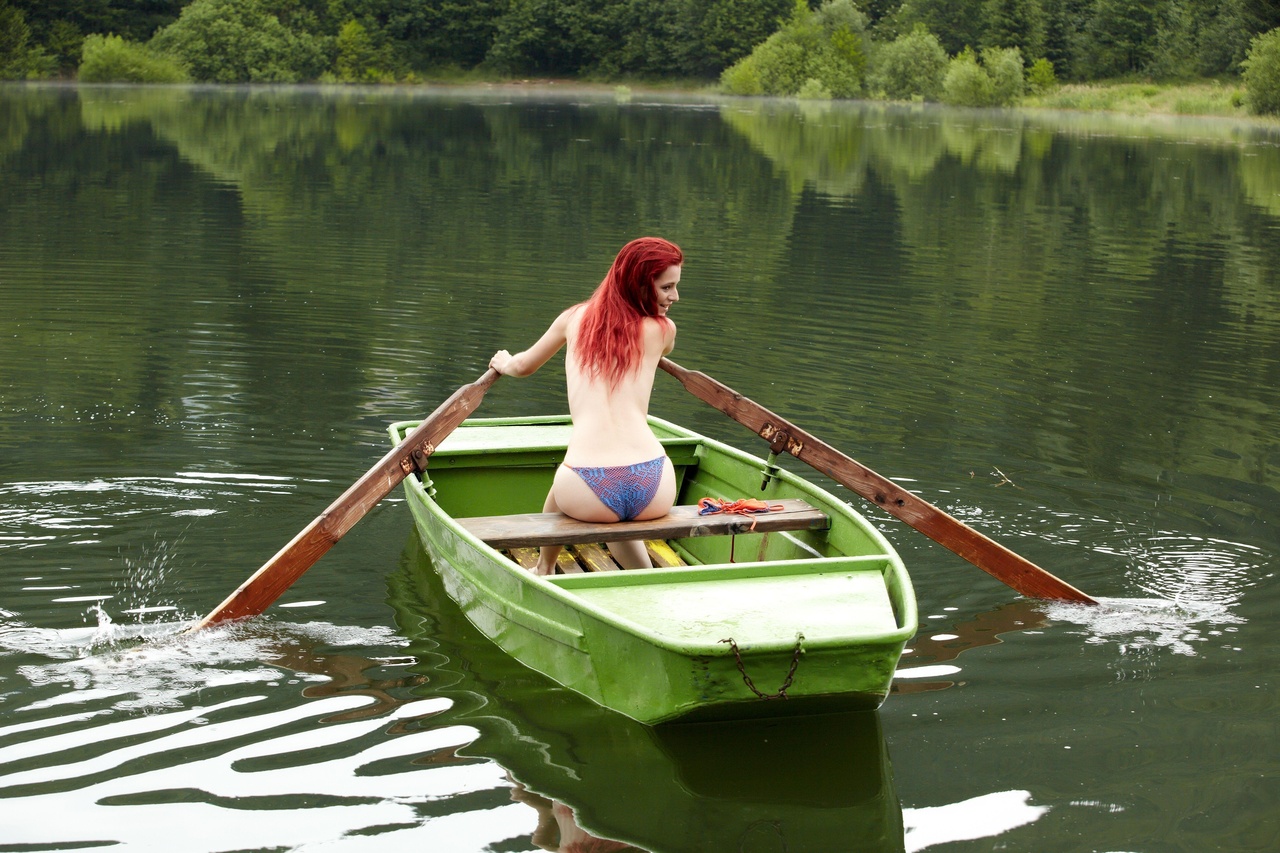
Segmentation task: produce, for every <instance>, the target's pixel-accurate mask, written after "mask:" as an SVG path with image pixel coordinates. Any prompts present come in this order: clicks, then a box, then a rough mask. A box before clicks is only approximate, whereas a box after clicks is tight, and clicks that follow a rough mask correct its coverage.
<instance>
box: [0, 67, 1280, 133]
mask: <svg viewBox="0 0 1280 853" xmlns="http://www.w3.org/2000/svg"><path fill="white" fill-rule="evenodd" d="M5 84H9V85H16V86H56V87H68V88H78V87H80V86H84V87H93V88H97V87H139V88H148V87H151V86H154V87H157V88H166V87H174V88H187V87H190V88H210V89H222V88H225V89H238V88H243V89H255V88H261V89H299V90H303V89H309V88H310V89H322V90H328V91H340V90H344V89H348V90H350V91H353V92H354V91H386V92H389V93H390V92H395V91H401V92H407V91H413V90H415V89H464V90H465V89H474V90H490V91H501V92H525V93H528V94H537V93H548V94H550V93H561V94H566V95H569V94H574V93H590V94H593V95H614V96H615V97H617V98H618V99H619V100H625V99H629V98H631V97H632V96H635V95H646V94H647V95H659V96H668V97H690V98H706V99H724V100H742V101H746V102H752V101H779V102H796V103H805V104H821V103H862V104H880V105H885V106H907V107H911V106H925V105H928V106H940V107H948V106H949V105H947V104H942V103H939V102H934V101H929V102H922V101H900V100H886V99H880V98H871V97H864V98H849V99H836V100H806V99H801V98H797V97H795V96H791V97H760V96H742V95H728V94H724V93H722V92H719V91H717V85H716V83H715V82H713V81H697V80H681V81H669V82H663V81H653V80H626V79H622V80H615V81H600V80H576V79H571V78H551V77H542V78H537V77H525V78H512V79H475V78H466V77H461V78H458V79H449V78H447V77H442V78H438V79H427V80H421V81H415V82H405V83H389V84H351V83H328V82H310V83H271V84H252V83H233V84H220V83H181V84H146V83H81V82H80V81H78V80H75V79H68V78H64V79H59V80H0V85H5ZM1245 101H1246V97H1245V89H1244V84H1243V82H1242V81H1238V80H1236V81H1227V82H1223V81H1221V80H1196V81H1190V82H1186V83H1154V82H1150V81H1115V82H1109V81H1103V82H1089V83H1063V84H1060V85H1058V86H1056V87H1054V88H1053V89H1052V90H1050V91H1048V92H1045V93H1041V94H1035V95H1024V96H1023V97H1022V98H1021V99H1020V101H1019V102H1018V103H1017V104H1015V105H1012V106H1008V107H996V108H986V107H977V108H969V107H951V108H952V109H959V110H963V109H975V110H985V109H999V110H1002V111H1014V112H1017V111H1022V112H1027V113H1046V112H1049V113H1053V112H1056V113H1072V114H1076V115H1097V116H1112V117H1123V118H1153V119H1200V120H1213V119H1216V120H1225V121H1229V122H1233V123H1243V124H1249V125H1253V126H1255V127H1259V128H1270V129H1277V130H1280V116H1273V115H1257V114H1255V113H1252V112H1250V111H1249V110H1248V108H1247V106H1245Z"/></svg>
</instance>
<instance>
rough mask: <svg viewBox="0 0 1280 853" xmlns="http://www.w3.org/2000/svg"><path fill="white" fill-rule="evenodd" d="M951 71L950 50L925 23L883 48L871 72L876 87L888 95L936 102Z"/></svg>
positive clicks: (872, 81)
mask: <svg viewBox="0 0 1280 853" xmlns="http://www.w3.org/2000/svg"><path fill="white" fill-rule="evenodd" d="M946 73H947V52H946V51H945V50H944V49H943V47H942V42H940V41H938V37H937V36H935V35H934V34H933V33H931V32H929V30H928V28H927V27H925V25H924V24H916V26H915V29H913V30H912V31H911V32H910V33H908V34H907V35H902V36H898V37H897V38H896V39H894V40H893V41H891V42H890V43H889V44H887V45H885V46H884V47H882V48H881V49H880V52H879V53H878V54H877V56H876V61H875V65H874V68H873V69H872V72H871V75H870V77H871V80H870V82H871V87H872V89H874V90H876V91H879V92H883V93H884V96H885V97H886V98H892V99H894V100H903V101H905V100H910V99H912V98H916V97H920V98H924V99H925V100H926V101H936V100H938V96H939V95H941V94H942V78H943V77H944V76H945V75H946Z"/></svg>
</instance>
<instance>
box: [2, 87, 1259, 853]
mask: <svg viewBox="0 0 1280 853" xmlns="http://www.w3.org/2000/svg"><path fill="white" fill-rule="evenodd" d="M648 233H654V234H661V235H664V236H667V237H669V238H671V239H673V240H675V241H676V242H678V243H680V244H681V246H682V247H683V248H684V250H685V252H686V256H687V261H686V264H685V269H684V279H683V282H682V285H681V295H682V297H683V300H682V302H681V303H680V304H679V305H678V306H677V307H676V309H675V310H674V311H673V315H672V316H673V318H674V319H675V320H676V322H677V323H678V325H679V328H680V337H679V341H678V343H677V349H676V352H675V353H674V356H673V357H674V358H675V359H676V360H677V361H678V362H680V363H681V364H683V365H685V366H687V367H691V368H696V369H699V370H703V371H705V372H707V373H709V374H711V375H713V376H715V377H717V378H719V379H721V380H722V381H723V382H725V383H727V384H729V385H731V386H732V387H734V388H736V389H737V390H739V391H741V392H743V393H744V394H747V395H748V396H750V397H752V398H753V399H755V400H756V401H758V402H760V403H762V404H763V405H765V406H768V407H769V408H771V409H774V410H775V411H777V412H779V413H780V414H782V415H783V416H785V417H788V418H789V419H791V420H792V421H795V422H797V423H798V424H800V425H801V426H803V427H805V428H806V429H808V430H809V431H810V432H813V433H815V434H817V435H819V436H821V437H823V438H824V439H826V440H827V441H828V442H829V443H831V444H834V445H836V446H837V447H840V448H842V449H844V450H845V451H846V452H848V453H849V454H850V455H852V456H854V457H855V458H857V459H859V460H860V461H861V462H863V463H864V464H866V465H868V466H870V467H872V468H874V469H875V470H877V471H879V472H880V473H882V474H884V475H886V476H890V477H893V478H894V479H896V480H898V481H899V482H901V483H903V484H905V485H907V487H908V488H911V489H913V490H914V491H917V492H918V493H919V494H921V495H922V496H923V497H925V498H926V499H927V500H930V501H932V502H933V503H935V504H937V505H939V506H941V507H942V508H944V509H946V510H947V511H948V512H950V513H952V514H953V515H956V516H957V517H959V518H961V519H962V520H965V521H966V522H968V523H969V524H971V525H973V526H975V527H977V528H979V529H981V530H983V531H984V532H986V533H988V534H989V535H991V536H992V537H994V538H996V539H997V540H999V541H1001V542H1003V543H1004V544H1006V545H1008V546H1009V547H1011V548H1013V549H1014V550H1015V551H1018V552H1019V553H1022V554H1024V555H1025V556H1027V557H1029V558H1030V559H1032V560H1033V561H1035V562H1037V563H1039V564H1040V565H1042V566H1044V567H1046V568H1048V569H1049V570H1050V571H1052V572H1054V573H1055V574H1057V575H1059V576H1060V577H1062V578H1063V579H1065V580H1067V581H1068V582H1070V583H1072V584H1074V585H1075V586H1077V587H1079V588H1081V589H1083V590H1084V591H1086V592H1088V593H1090V594H1091V595H1094V596H1096V597H1099V598H1101V599H1103V600H1104V606H1103V607H1101V608H1097V609H1092V608H1081V607H1077V606H1066V605H1048V604H1044V603H1039V602H1035V601H1028V600H1025V599H1022V598H1021V597H1019V596H1018V595H1017V594H1016V593H1014V592H1012V591H1011V590H1010V589H1008V588H1006V587H1004V586H1002V585H1001V584H1000V583H998V582H997V581H995V580H994V579H992V578H990V577H988V576H987V575H985V574H983V573H982V572H980V571H979V570H977V569H975V568H973V567H971V566H970V565H968V564H967V563H965V562H964V561H962V560H960V559H959V558H958V557H955V556H953V555H952V554H950V553H949V552H947V551H945V550H944V549H942V548H941V547H939V546H937V545H935V544H933V543H932V542H930V541H928V540H926V539H924V538H923V537H921V536H920V535H919V534H916V533H915V532H913V531H911V530H910V529H908V528H906V527H904V526H903V525H901V524H900V523H898V522H896V521H893V520H892V519H890V518H888V517H887V516H880V515H877V514H875V511H874V510H871V509H868V510H867V511H868V513H869V514H870V515H871V517H872V518H873V519H874V520H875V521H876V523H877V524H878V525H879V526H880V527H881V528H882V529H883V530H884V531H885V533H886V535H887V536H889V537H890V539H891V540H892V541H893V542H894V544H895V545H896V546H897V547H898V548H899V550H900V551H901V552H902V554H903V556H904V558H905V559H906V562H907V565H908V567H909V568H910V570H911V572H912V576H913V579H914V581H915V584H916V588H917V593H918V596H919V601H920V606H921V615H922V620H921V622H922V630H921V632H920V634H919V636H918V637H917V638H916V639H915V641H914V642H912V643H911V644H910V646H909V647H910V649H911V652H910V653H909V654H908V655H907V656H906V657H904V659H903V661H902V666H901V670H900V672H899V678H898V679H896V682H895V689H894V692H893V693H892V694H891V695H890V696H889V698H888V700H887V701H886V703H885V705H884V706H883V708H882V709H881V710H880V711H879V712H877V713H875V714H862V715H855V716H852V717H847V718H833V719H814V720H807V721H803V722H794V721H793V722H790V723H787V724H784V725H767V724H764V725H761V724H757V725H754V726H745V725H733V726H704V727H695V728H685V729H679V730H661V729H659V730H650V729H646V728H644V727H642V726H638V725H636V724H633V723H630V722H628V721H626V720H624V719H621V718H619V717H618V716H616V715H614V714H611V713H609V712H606V711H603V710H600V709H598V708H596V707H595V706H593V705H591V704H590V703H588V702H586V701H585V700H582V699H580V698H578V697H577V696H576V695H574V694H571V693H569V692H567V691H565V690H563V689H560V688H558V687H557V686H555V685H554V684H552V683H549V682H548V681H546V680H545V679H543V678H541V677H540V676H537V675H535V674H532V673H530V672H528V671H526V670H524V669H522V668H521V667H520V666H519V665H517V664H515V663H513V662H512V661H511V660H509V659H508V658H506V657H505V656H504V655H502V654H501V653H499V652H498V651H496V649H495V648H494V647H492V646H491V645H490V644H488V642H487V641H486V640H484V639H483V638H482V637H481V636H479V635H478V634H477V633H476V631H475V630H474V629H473V628H471V627H470V626H469V625H468V623H467V622H466V621H465V620H464V619H463V618H462V617H461V614H460V613H459V611H458V610H457V609H456V608H455V607H454V606H453V605H452V604H451V603H450V602H449V600H448V599H447V598H445V597H444V596H443V594H442V591H441V589H440V586H439V584H438V583H437V582H436V580H435V579H434V575H433V574H432V572H431V570H430V565H429V561H428V558H427V557H426V555H425V554H424V553H423V552H422V550H421V548H420V546H419V545H418V543H417V541H416V539H415V537H414V535H413V531H412V523H411V520H410V518H409V513H408V511H407V508H406V507H405V506H404V504H403V502H402V501H401V500H400V499H399V494H398V493H397V494H396V495H394V496H393V497H392V498H389V499H388V500H386V501H384V502H383V503H381V504H380V505H378V506H377V507H376V508H375V509H374V510H373V511H372V512H371V513H370V515H369V516H368V517H367V518H366V519H365V520H364V521H363V522H361V524H360V525H358V526H357V527H356V528H355V530H353V531H352V532H351V534H349V535H348V536H347V538H346V539H344V540H343V541H342V542H341V543H340V544H339V545H338V546H337V547H336V548H335V549H334V550H333V551H332V552H330V553H329V555H328V556H326V557H325V558H324V559H323V560H321V561H320V563H319V564H318V565H317V566H316V567H315V568H313V569H312V570H311V571H310V572H309V573H308V574H307V575H306V576H305V577H303V578H302V580H300V581H299V582H298V583H297V584H296V585H295V586H294V587H293V588H292V589H291V590H290V591H289V592H288V593H287V594H286V595H285V596H284V598H283V599H281V601H280V603H279V604H278V605H277V606H275V607H273V608H272V609H271V610H270V611H269V612H268V615H266V616H265V617H262V618H258V619H254V620H250V621H248V622H246V623H243V624H239V625H236V626H233V627H227V628H219V629H215V630H212V631H208V632H205V633H202V634H200V635H197V636H190V637H174V636H173V633H174V631H175V629H176V628H177V627H179V626H180V625H181V624H183V623H184V621H185V620H190V619H193V618H195V617H197V616H199V615H201V614H203V613H205V612H207V611H208V610H209V609H211V608H212V607H213V606H214V605H215V604H217V603H218V602H219V601H220V600H221V599H222V598H223V597H224V596H225V595H226V594H227V593H228V592H229V591H230V590H231V589H233V588H234V587H235V586H236V585H237V584H239V583H240V582H241V581H242V580H243V579H244V578H245V577H247V576H248V574H249V573H251V572H252V571H253V570H254V569H256V568H257V567H258V566H259V565H260V564H261V563H262V562H264V561H265V560H266V559H267V558H268V557H270V556H271V555H272V554H273V553H274V552H275V551H276V550H277V549H278V548H279V547H280V546H281V545H283V544H284V543H285V542H286V541H288V539H289V538H290V537H291V536H292V535H293V534H294V533H295V532H296V531H297V530H299V529H300V528H301V527H303V526H304V525H305V524H306V523H307V522H308V521H309V520H310V519H311V518H313V517H314V516H315V515H316V514H317V513H319V511H320V510H322V509H323V508H324V507H325V506H326V505H327V504H328V503H329V502H330V501H332V500H333V499H334V498H335V497H336V496H337V495H338V494H339V493H341V491H342V490H343V489H345V488H346V486H347V485H349V484H350V483H351V482H352V481H353V480H355V479H356V478H357V477H358V476H359V475H360V474H362V473H363V472H364V471H365V470H366V469H368V468H369V466H370V465H372V464H373V462H374V461H376V460H377V459H378V458H379V457H380V456H381V455H382V454H383V453H384V452H385V449H386V444H385V441H386V439H385V427H386V424H387V423H389V422H391V421H395V420H401V419H406V418H414V417H420V416H422V415H424V414H425V413H426V412H429V411H430V410H431V409H433V408H434V407H435V406H436V405H437V404H438V403H439V402H440V401H441V400H442V399H444V397H446V396H447V395H448V394H449V393H451V392H452V390H453V389H455V388H456V387H458V386H459V385H461V384H462V383H465V382H469V381H471V380H472V379H474V378H476V377H477V376H479V375H480V373H481V372H482V371H483V370H484V368H485V365H486V362H487V359H488V356H489V355H490V354H491V353H492V352H493V351H494V350H496V349H498V348H500V347H505V348H509V349H512V350H516V349H519V348H522V347H524V346H526V345H528V344H529V343H531V342H532V341H533V340H534V339H535V337H536V336H537V335H538V334H539V333H540V332H541V331H542V330H543V328H544V327H545V325H546V324H547V323H549V322H550V320H551V319H552V317H553V316H554V315H555V314H556V313H557V312H558V310H560V309H561V308H563V307H564V306H566V305H568V304H570V303H571V302H574V301H577V300H580V299H582V298H585V297H586V295H587V294H588V293H589V292H590V290H591V289H592V287H593V286H594V285H595V284H596V283H597V282H598V281H599V279H600V277H601V276H602V275H603V273H604V270H605V268H606V267H607V265H608V263H609V261H610V260H611V259H612V256H613V254H614V253H615V252H616V251H617V249H618V248H619V247H620V246H621V245H622V244H623V243H624V242H626V241H627V240H628V239H630V238H632V237H635V236H639V235H641V234H648ZM0 306H2V308H0V851H19V850H21V851H32V850H70V849H77V850H81V849H83V850H96V849H108V848H109V849H112V850H148V851H150V850H155V851H248V850H269V851H284V850H290V851H293V850H298V851H313V850H315V851H320V850H324V851H329V850H334V851H366V850H377V851H401V850H408V849H415V850H430V851H446V853H453V851H458V853H468V852H469V851H493V853H503V851H535V850H544V849H545V850H560V849H564V850H569V849H588V848H586V847H583V846H577V847H575V846H573V845H574V844H575V843H578V844H580V843H581V842H583V841H584V840H585V839H586V838H587V837H588V836H590V837H595V838H597V839H603V840H602V841H599V842H598V844H597V846H596V847H592V848H589V849H599V850H620V849H633V847H632V846H628V845H633V846H634V848H638V849H641V850H647V851H654V853H658V851H726V852H727V853H729V852H730V851H732V852H733V853H736V851H881V850H907V851H918V850H930V851H985V850H1016V851H1142V852H1143V853H1148V852H1149V853H1157V851H1160V852H1161V853H1163V851H1269V850H1276V849H1280V773H1277V758H1276V754H1277V753H1276V749H1277V742H1280V739H1278V738H1277V734H1278V732H1277V720H1278V719H1280V702H1278V701H1277V700H1278V696H1280V688H1278V686H1277V680H1276V660H1277V659H1278V656H1280V640H1277V637H1280V592H1278V591H1277V584H1276V578H1275V574H1276V566H1277V561H1278V559H1280V536H1278V535H1277V529H1278V528H1280V491H1278V488H1280V423H1278V422H1277V418H1276V414H1275V413H1276V411H1277V409H1278V408H1280V129H1277V128H1276V127H1275V126H1250V125H1241V124H1232V123H1226V122H1200V121H1195V120H1189V119H1180V120H1172V119H1158V118H1157V119H1149V120H1134V119H1120V118H1108V117H1097V116H1085V115H1070V114H1057V115H1028V114H1013V113H1003V112H992V113H984V112H968V111H950V110H945V109H941V108H934V107H917V108H906V107H902V108H899V107H885V106H867V105H858V104H804V105H797V104H795V103H784V102H769V101H750V100H725V101H720V100H712V99H703V98H695V97H664V98H653V97H650V96H646V95H640V94H634V95H628V94H625V93H623V94H615V93H612V92H605V93H599V92H597V93H586V92H572V91H560V90H557V89H547V88H543V89H537V90H533V89H523V88H519V87H512V88H498V89H472V90H465V91H449V90H438V91H437V90H422V91H419V90H412V91H395V92H384V91H372V90H360V89H340V90H339V89H335V90H331V91H316V90H272V89H255V90H248V89H245V90H239V89H229V90H228V89H183V88H179V89H165V88H156V89H139V88H116V87H102V88H65V87H57V86H22V85H8V86H4V87H0ZM563 408H564V403H563V371H562V370H561V369H560V368H559V367H556V366H549V367H548V368H547V369H546V370H545V371H544V372H543V373H541V374H539V375H537V376H536V377H533V378H529V379H524V380H512V379H503V380H501V381H500V382H499V383H498V384H497V385H495V386H494V388H493V389H492V390H491V391H490V392H489V394H488V396H487V398H486V400H485V403H484V406H483V408H482V414H487V415H494V416H498V415H516V414H526V413H538V414H550V413H558V412H560V411H562V410H563ZM653 412H654V413H655V414H657V415H660V416H662V417H665V418H668V419H670V420H674V421H678V422H681V423H684V424H686V425H688V426H691V427H693V428H695V429H699V430H701V431H703V432H706V433H708V434H710V435H712V436H714V437H717V438H720V439H722V440H725V441H728V442H730V443H732V444H735V445H737V446H740V447H743V448H744V449H747V450H751V451H753V452H757V453H763V452H765V451H766V450H767V448H766V447H764V445H763V443H762V442H760V441H758V440H757V439H755V438H754V436H752V435H751V434H750V433H748V432H747V431H745V430H743V429H742V428H740V427H738V426H737V425H736V424H733V423H731V422H729V421H727V420H726V419H724V418H723V416H721V415H719V414H718V413H717V412H714V411H712V410H710V409H709V408H707V407H705V406H704V405H702V404H700V403H699V402H698V401H697V400H695V399H694V398H692V397H691V396H689V395H688V394H686V393H685V392H684V391H683V389H681V388H680V387H679V386H678V385H677V384H676V383H674V382H673V381H671V380H669V379H668V378H666V377H665V376H660V377H659V378H658V385H657V389H656V391H655V395H654V401H653ZM858 503H859V505H861V502H858ZM608 840H612V841H613V842H616V843H609V841H608Z"/></svg>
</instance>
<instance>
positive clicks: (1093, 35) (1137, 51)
mask: <svg viewBox="0 0 1280 853" xmlns="http://www.w3.org/2000/svg"><path fill="white" fill-rule="evenodd" d="M1155 8H1156V0H1096V2H1095V3H1094V4H1093V9H1092V13H1091V15H1090V18H1089V21H1088V24H1087V25H1086V27H1085V33H1084V42H1083V45H1082V48H1083V51H1082V53H1083V56H1082V57H1081V58H1080V62H1081V64H1082V65H1083V66H1084V67H1085V69H1086V71H1087V74H1088V76H1090V77H1116V76H1122V75H1125V74H1132V73H1134V72H1139V71H1143V70H1145V69H1146V67H1147V64H1148V63H1149V62H1150V60H1151V56H1152V49H1153V47H1154V45H1155V32H1156V15H1155Z"/></svg>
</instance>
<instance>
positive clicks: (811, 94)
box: [796, 77, 831, 101]
mask: <svg viewBox="0 0 1280 853" xmlns="http://www.w3.org/2000/svg"><path fill="white" fill-rule="evenodd" d="M796 97H797V98H799V99H800V100H802V101H829V100H831V90H830V89H828V88H827V87H826V86H824V85H822V81H821V80H818V79H817V78H814V77H810V78H809V79H808V80H806V81H804V85H803V86H801V87H800V90H799V91H798V92H796Z"/></svg>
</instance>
